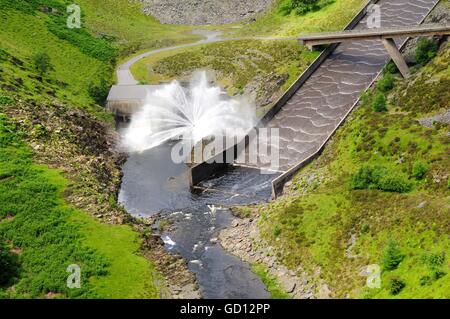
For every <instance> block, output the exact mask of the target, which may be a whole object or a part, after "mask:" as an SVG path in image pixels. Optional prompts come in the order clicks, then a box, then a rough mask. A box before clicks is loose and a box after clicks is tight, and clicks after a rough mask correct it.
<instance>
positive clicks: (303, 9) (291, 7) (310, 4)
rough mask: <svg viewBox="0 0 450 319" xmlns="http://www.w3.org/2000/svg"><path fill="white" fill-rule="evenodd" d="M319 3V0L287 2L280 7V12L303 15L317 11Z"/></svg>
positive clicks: (291, 0)
mask: <svg viewBox="0 0 450 319" xmlns="http://www.w3.org/2000/svg"><path fill="white" fill-rule="evenodd" d="M319 2H320V0H288V1H287V3H285V4H284V5H282V7H281V11H282V12H283V13H285V14H289V13H291V12H292V11H294V12H295V13H296V14H298V15H303V14H306V13H308V12H310V11H314V10H317V9H319V8H320V5H319Z"/></svg>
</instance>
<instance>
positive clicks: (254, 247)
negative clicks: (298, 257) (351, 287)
mask: <svg viewBox="0 0 450 319" xmlns="http://www.w3.org/2000/svg"><path fill="white" fill-rule="evenodd" d="M219 240H220V243H221V245H222V246H223V247H224V249H226V250H227V251H229V252H230V253H232V254H233V255H235V256H236V257H238V258H240V259H242V260H244V261H246V262H248V263H250V264H261V265H263V266H265V267H266V268H267V271H268V274H269V276H271V277H273V278H276V280H277V282H278V283H279V284H280V286H281V288H282V289H284V291H285V292H287V293H288V294H289V295H290V296H291V297H292V298H294V299H316V298H319V299H326V298H330V294H331V291H330V290H329V288H328V286H327V285H326V284H325V283H323V282H321V281H320V279H318V277H319V276H320V270H319V269H317V270H316V272H315V274H313V275H310V274H308V273H306V272H305V271H304V270H303V269H302V268H301V267H299V268H297V269H288V268H287V267H286V266H284V265H282V263H281V262H280V261H279V260H278V258H277V257H276V255H275V252H274V249H273V247H271V246H269V245H268V244H267V243H265V242H264V241H263V240H262V239H261V237H260V235H259V231H258V226H257V220H256V219H253V218H246V219H241V218H236V219H235V220H234V221H233V222H232V225H231V227H229V228H227V229H225V230H223V231H222V232H221V233H220V236H219Z"/></svg>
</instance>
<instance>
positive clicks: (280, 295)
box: [252, 264, 291, 299]
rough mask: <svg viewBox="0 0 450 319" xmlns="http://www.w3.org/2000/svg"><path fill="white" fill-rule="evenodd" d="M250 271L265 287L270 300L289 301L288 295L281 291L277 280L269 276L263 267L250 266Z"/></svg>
mask: <svg viewBox="0 0 450 319" xmlns="http://www.w3.org/2000/svg"><path fill="white" fill-rule="evenodd" d="M252 271H253V272H254V273H255V274H256V275H257V276H258V277H259V278H260V279H261V281H262V282H263V283H264V285H266V288H267V291H268V292H269V293H270V296H271V298H272V299H291V297H290V296H289V294H287V293H286V292H284V291H283V288H282V287H281V286H280V284H279V283H278V281H277V279H276V278H275V277H273V276H271V275H270V274H269V273H268V271H267V269H266V268H265V267H264V266H263V265H260V264H254V265H252Z"/></svg>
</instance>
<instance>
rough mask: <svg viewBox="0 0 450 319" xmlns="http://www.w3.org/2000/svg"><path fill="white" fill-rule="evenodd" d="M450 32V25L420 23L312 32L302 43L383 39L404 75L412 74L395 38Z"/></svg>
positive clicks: (306, 44)
mask: <svg viewBox="0 0 450 319" xmlns="http://www.w3.org/2000/svg"><path fill="white" fill-rule="evenodd" d="M448 34H450V25H436V24H432V25H419V26H409V27H404V26H401V27H395V28H378V29H369V30H348V31H342V32H328V33H317V34H310V35H308V36H306V37H300V38H299V40H300V43H301V44H303V45H305V46H307V47H309V48H310V49H312V48H313V47H314V46H318V45H324V44H334V43H343V42H352V41H361V40H381V41H382V42H383V44H384V46H385V48H386V50H387V52H388V53H389V55H390V57H391V59H392V60H393V61H394V62H395V64H396V65H397V67H398V69H399V71H400V73H401V74H402V75H403V77H405V78H407V77H409V76H410V72H409V68H408V65H407V64H406V62H405V60H404V58H403V56H402V54H401V53H400V51H399V50H398V48H397V46H396V44H395V41H394V39H395V38H401V37H425V36H438V35H448Z"/></svg>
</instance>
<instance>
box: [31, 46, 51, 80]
mask: <svg viewBox="0 0 450 319" xmlns="http://www.w3.org/2000/svg"><path fill="white" fill-rule="evenodd" d="M32 60H33V66H34V68H35V69H36V71H37V72H38V73H39V75H41V76H43V75H45V74H47V73H48V72H50V71H51V70H52V69H53V66H52V64H51V61H50V56H49V55H48V54H47V53H45V52H39V53H36V54H35V55H34V56H33V57H32Z"/></svg>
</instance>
